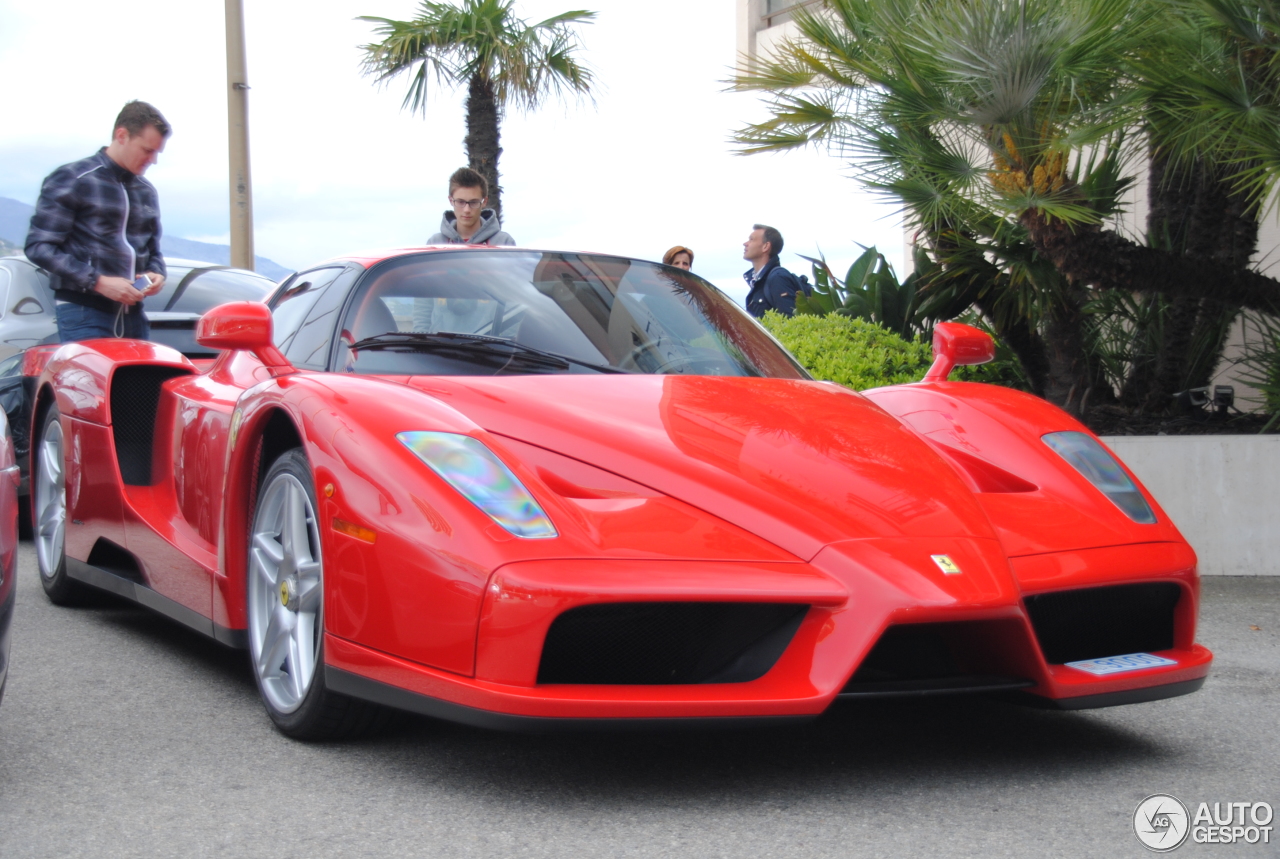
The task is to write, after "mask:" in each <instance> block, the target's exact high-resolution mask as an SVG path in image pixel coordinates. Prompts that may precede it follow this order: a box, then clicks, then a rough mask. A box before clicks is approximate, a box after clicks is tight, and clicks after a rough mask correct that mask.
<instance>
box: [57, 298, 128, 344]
mask: <svg viewBox="0 0 1280 859" xmlns="http://www.w3.org/2000/svg"><path fill="white" fill-rule="evenodd" d="M120 306H121V307H122V308H124V313H123V315H120V314H118V313H117V312H116V311H106V310H98V309H97V308H96V307H86V306H84V305H83V304H72V303H71V302H69V301H59V302H58V303H57V305H56V306H55V308H54V310H55V312H56V314H57V317H58V336H59V337H60V338H61V339H62V342H63V343H73V342H75V341H76V340H92V339H93V338H95V337H116V336H122V337H133V338H135V339H137V340H146V339H148V338H149V337H150V336H151V323H150V322H148V321H147V314H146V313H144V312H143V310H142V305H141V304H135V305H134V306H133V307H124V305H120ZM117 316H119V322H117ZM117 331H119V332H121V333H120V334H119V335H117V334H116V332H117Z"/></svg>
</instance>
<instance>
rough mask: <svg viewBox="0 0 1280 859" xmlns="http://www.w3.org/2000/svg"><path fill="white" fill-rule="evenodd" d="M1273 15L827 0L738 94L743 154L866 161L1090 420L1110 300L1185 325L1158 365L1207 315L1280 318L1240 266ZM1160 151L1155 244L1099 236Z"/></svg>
mask: <svg viewBox="0 0 1280 859" xmlns="http://www.w3.org/2000/svg"><path fill="white" fill-rule="evenodd" d="M1275 6H1277V0H827V2H826V4H825V8H822V9H818V10H817V11H813V12H810V11H808V10H801V12H800V13H799V14H797V16H796V18H797V21H798V24H799V29H800V33H801V35H800V37H799V38H798V39H795V40H792V41H790V42H787V43H785V44H784V45H783V46H782V47H781V48H780V49H779V50H778V51H777V53H776V54H775V55H774V56H773V57H772V58H771V60H770V61H769V62H766V63H763V64H760V65H757V66H756V67H755V68H753V69H747V70H744V71H743V72H742V73H740V74H739V75H738V77H737V78H736V80H735V85H736V86H737V87H738V88H739V89H745V90H756V91H760V92H762V93H764V94H765V95H766V99H767V104H768V108H769V111H770V113H771V114H772V116H771V118H770V119H768V120H767V121H765V122H762V123H758V124H755V125H750V126H747V127H745V128H743V129H742V130H741V131H739V132H738V135H737V137H738V140H739V142H740V143H742V144H743V145H744V148H745V149H746V151H748V152H750V151H760V150H766V149H785V148H790V147H795V146H803V145H808V144H811V143H817V144H820V145H828V146H834V147H835V148H836V149H837V151H838V152H840V153H841V154H845V155H850V156H854V157H855V158H856V160H855V165H854V166H855V168H856V169H858V170H860V171H861V173H862V178H863V179H864V181H866V182H868V183H869V184H870V185H872V187H875V188H878V189H880V190H881V191H883V192H885V193H886V194H888V195H890V196H892V197H894V198H895V199H897V200H898V201H900V202H901V203H902V204H903V205H904V208H905V209H906V211H907V213H908V216H909V217H910V218H911V220H912V221H913V222H914V224H915V226H917V227H918V229H919V231H920V234H921V236H922V238H923V239H924V241H925V244H926V245H927V246H928V247H929V248H930V250H931V251H932V253H933V254H934V256H935V259H936V260H937V262H938V263H939V264H940V265H941V267H942V271H943V277H944V278H950V279H951V280H952V281H953V282H960V283H964V284H968V286H969V288H970V289H971V290H972V293H973V295H974V297H975V301H976V303H977V304H978V306H979V308H980V309H982V310H983V312H984V313H986V314H987V315H988V316H992V315H993V312H992V311H993V310H994V311H996V312H997V313H998V312H1001V311H1003V313H1004V314H1005V316H1006V321H1007V322H1010V323H1015V324H1014V327H1013V329H1012V330H1014V331H1015V333H1019V334H1020V339H1021V347H1022V348H1019V345H1017V344H1013V343H1011V345H1013V346H1014V348H1015V351H1018V354H1019V357H1020V358H1022V359H1023V362H1024V364H1026V363H1027V361H1028V360H1029V359H1030V360H1032V362H1033V363H1034V361H1035V357H1036V356H1035V355H1029V354H1028V352H1029V351H1030V352H1034V351H1036V350H1037V349H1040V348H1043V350H1044V353H1043V354H1042V355H1041V356H1040V361H1041V371H1042V375H1041V379H1042V381H1043V393H1044V394H1045V395H1046V396H1048V397H1049V398H1050V399H1052V400H1054V401H1055V402H1058V403H1060V404H1064V405H1067V406H1068V407H1071V406H1072V400H1073V398H1074V399H1075V402H1076V407H1077V408H1079V407H1080V406H1081V405H1082V403H1081V400H1082V399H1083V396H1082V392H1085V391H1088V390H1089V389H1090V388H1091V387H1096V386H1097V385H1098V381H1099V380H1098V377H1097V374H1098V369H1097V367H1093V366H1090V365H1089V360H1088V356H1087V355H1086V354H1085V353H1084V348H1083V347H1084V341H1085V338H1086V335H1087V334H1088V329H1089V326H1088V324H1087V323H1088V320H1087V318H1086V316H1087V309H1088V308H1089V307H1090V306H1091V305H1092V304H1093V303H1094V298H1096V296H1097V295H1098V294H1099V292H1098V291H1099V290H1104V291H1105V290H1117V291H1120V292H1123V293H1132V292H1147V293H1162V294H1163V295H1161V296H1159V298H1160V300H1161V301H1167V302H1169V305H1168V308H1167V309H1168V311H1169V313H1172V314H1173V315H1174V316H1179V315H1180V316H1181V321H1179V322H1178V323H1177V325H1175V326H1173V327H1174V328H1175V329H1177V331H1178V332H1180V333H1179V334H1178V336H1177V337H1173V338H1172V339H1171V342H1170V343H1168V344H1166V346H1167V347H1168V348H1165V350H1164V353H1165V356H1166V357H1175V358H1184V357H1185V355H1184V354H1183V353H1184V352H1185V350H1184V349H1182V348H1181V347H1179V346H1177V345H1176V343H1185V342H1186V341H1188V340H1190V339H1193V338H1192V332H1194V331H1196V330H1198V329H1197V326H1200V328H1202V329H1205V330H1208V329H1213V330H1215V331H1222V330H1225V326H1223V325H1222V324H1221V323H1222V320H1223V319H1224V318H1229V315H1230V311H1229V309H1227V310H1224V309H1223V308H1222V306H1221V304H1217V303H1216V302H1219V301H1226V302H1228V303H1231V304H1235V305H1243V306H1246V307H1251V308H1255V309H1259V310H1263V311H1269V312H1272V313H1275V312H1276V311H1278V310H1280V283H1277V281H1275V280H1274V279H1271V278H1267V277H1264V276H1262V275H1260V274H1258V273H1257V272H1256V271H1253V270H1252V269H1250V268H1249V267H1248V260H1249V256H1250V254H1251V253H1252V252H1253V250H1254V244H1255V243H1256V222H1257V216H1258V211H1259V206H1260V205H1261V204H1262V202H1263V200H1264V199H1265V196H1266V194H1267V193H1268V192H1269V191H1270V190H1271V188H1272V187H1273V186H1274V182H1275V181H1276V179H1277V178H1278V177H1280V159H1278V158H1276V157H1275V156H1276V155H1277V154H1280V151H1278V150H1280V145H1277V144H1276V143H1275V140H1276V139H1280V135H1277V134H1275V133H1274V132H1275V129H1276V127H1277V126H1276V123H1275V111H1274V110H1272V111H1271V112H1270V113H1268V111H1267V110H1266V109H1255V110H1251V109H1250V108H1274V107H1275V106H1276V105H1277V104H1280V86H1278V85H1277V82H1278V81H1280V74H1277V69H1280V63H1278V62H1277V60H1276V57H1277V56H1278V54H1277V53H1276V49H1275V45H1276V40H1275V35H1276V33H1277V32H1278V31H1280V24H1278V23H1277V22H1280V16H1277V15H1276V14H1274V12H1275V10H1274V9H1272V7H1275ZM1228 7H1229V12H1230V13H1229V12H1228V11H1224V9H1228ZM1246 7H1247V8H1246ZM1259 7H1264V8H1263V11H1264V12H1265V11H1266V10H1271V14H1262V13H1260V12H1259V11H1258V10H1259ZM1259 21H1261V22H1262V23H1259ZM1206 22H1211V23H1214V26H1215V27H1216V29H1213V28H1206ZM1250 26H1252V27H1253V29H1252V30H1250V29H1249V28H1250ZM1268 26H1270V27H1271V29H1267V27H1268ZM1233 38H1234V41H1232V39H1233ZM1250 57H1252V58H1253V59H1252V60H1250V62H1252V63H1253V66H1252V67H1250V65H1249V62H1243V61H1244V60H1249V58H1250ZM1233 60H1237V61H1240V62H1235V63H1234V64H1233V62H1232V61H1233ZM1241 68H1245V69H1248V68H1253V69H1254V70H1255V73H1254V74H1252V75H1249V74H1243V75H1242V74H1241V73H1240V72H1239V70H1240V69H1241ZM1189 70H1194V71H1195V73H1196V74H1195V75H1194V76H1189V75H1188V74H1187V72H1188V71H1189ZM1188 77H1191V78H1192V81H1193V82H1194V83H1195V84H1196V85H1197V86H1198V87H1199V89H1198V90H1195V89H1190V88H1189V87H1188V85H1187V83H1186V79H1187V78H1188ZM1242 80H1243V81H1244V83H1241V82H1240V81H1242ZM1180 87H1182V89H1179V88H1180ZM1209 94H1212V96H1214V97H1209ZM1268 129H1270V130H1271V132H1272V133H1271V134H1269V135H1268V134H1267V133H1266V131H1267V130H1268ZM1152 156H1154V157H1155V159H1156V166H1157V168H1164V169H1156V170H1153V171H1152V174H1151V175H1152V182H1153V183H1154V184H1153V186H1152V192H1151V199H1152V202H1153V207H1152V218H1151V219H1150V220H1149V224H1148V231H1149V233H1150V234H1151V236H1152V240H1150V241H1149V242H1148V243H1147V244H1146V245H1143V244H1140V243H1138V242H1135V241H1132V240H1131V239H1129V238H1127V237H1125V236H1123V235H1121V234H1119V233H1117V232H1116V231H1114V230H1112V229H1108V228H1107V226H1106V219H1107V218H1108V217H1109V216H1111V215H1113V214H1115V212H1116V211H1117V210H1118V205H1119V202H1118V201H1119V199H1120V195H1121V193H1122V192H1123V190H1124V188H1125V184H1126V181H1125V180H1124V179H1123V178H1122V177H1123V176H1124V175H1125V173H1126V172H1129V170H1128V168H1129V167H1131V166H1132V165H1134V164H1136V163H1139V162H1143V161H1145V160H1146V159H1147V158H1149V157H1152ZM1268 165H1270V166H1269V167H1268ZM1187 189H1199V190H1198V191H1196V192H1195V193H1190V194H1189V193H1188V190H1187ZM1179 195H1181V196H1179ZM1210 223H1213V224H1215V225H1216V226H1219V227H1221V229H1217V230H1215V231H1213V237H1212V238H1211V237H1209V236H1208V235H1206V234H1205V232H1204V230H1203V229H1202V227H1203V225H1206V224H1210ZM1250 224H1252V228H1251V227H1250ZM1197 225H1200V226H1197ZM1251 229H1252V232H1251ZM1206 239H1209V240H1208V241H1206ZM1232 243H1234V244H1232ZM1046 268H1047V270H1046ZM983 301H986V302H987V303H988V306H985V307H984V306H983V304H982V302H983ZM992 305H994V306H992ZM1201 323H1203V325H1202V324H1201ZM1214 325H1217V328H1216V329H1214V328H1213V326H1214ZM997 327H999V326H998V325H997ZM1038 337H1041V338H1043V342H1042V344H1038V343H1037V342H1036V341H1037V338H1038ZM1027 369H1028V375H1029V376H1031V377H1032V378H1033V379H1034V378H1035V376H1036V368H1035V367H1033V366H1028V367H1027ZM1186 373H1187V367H1186V365H1185V362H1184V363H1183V364H1182V365H1181V366H1174V365H1173V364H1170V366H1168V367H1163V368H1161V369H1160V370H1158V371H1153V373H1152V374H1151V375H1152V376H1160V377H1162V378H1163V379H1164V384H1165V385H1166V386H1167V385H1168V384H1176V382H1170V381H1169V379H1170V378H1172V379H1175V380H1176V379H1177V378H1178V377H1179V374H1181V376H1182V377H1183V378H1185V376H1186ZM1157 399H1158V398H1157Z"/></svg>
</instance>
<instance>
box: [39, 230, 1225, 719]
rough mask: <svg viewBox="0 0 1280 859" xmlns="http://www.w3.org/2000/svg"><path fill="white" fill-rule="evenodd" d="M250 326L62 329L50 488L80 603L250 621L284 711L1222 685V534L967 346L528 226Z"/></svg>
mask: <svg viewBox="0 0 1280 859" xmlns="http://www.w3.org/2000/svg"><path fill="white" fill-rule="evenodd" d="M198 339H199V341H200V343H201V344H202V345H204V346H206V347H210V348H213V349H219V350H222V352H221V355H220V357H218V358H216V359H214V360H211V361H207V362H204V363H203V364H200V363H193V362H192V361H190V360H188V359H187V358H184V357H183V356H182V355H181V354H179V353H178V352H176V351H174V350H172V349H169V348H167V347H164V346H160V345H156V344H152V343H145V342H140V341H132V340H97V341H89V342H84V343H76V344H69V345H67V346H63V347H62V348H61V349H59V350H58V351H57V352H56V353H55V354H54V355H53V357H52V358H51V360H49V362H48V364H47V366H46V367H45V368H44V370H43V372H42V374H41V376H40V378H39V383H38V386H37V389H36V401H35V405H34V409H33V422H34V427H33V430H34V432H33V435H32V438H33V439H34V441H35V445H36V450H37V454H36V455H35V456H34V457H33V472H34V473H33V478H32V485H33V487H34V490H33V492H34V503H33V510H34V518H35V528H36V547H37V554H38V557H39V566H40V574H41V577H42V579H43V584H44V588H45V590H46V592H47V593H48V595H49V597H50V598H51V599H52V600H53V601H54V602H57V603H63V602H68V601H72V600H74V599H76V598H77V597H78V596H79V595H80V593H81V591H82V589H83V588H85V587H86V586H89V587H94V588H101V589H105V590H108V591H112V592H114V593H117V594H121V595H123V596H125V597H128V598H130V599H133V600H136V601H137V602H139V603H141V604H143V605H145V606H148V607H150V608H153V609H155V610H157V611H159V612H162V613H164V614H166V615H168V616H170V617H172V618H174V619H176V620H178V621H180V622H182V623H184V624H187V625H188V626H191V627H194V628H195V629H198V630H200V631H202V632H204V633H206V634H207V635H210V636H213V637H214V638H216V639H217V640H219V641H221V642H224V643H226V644H228V645H231V646H235V647H244V648H247V649H248V651H249V656H250V662H251V665H252V669H253V672H254V675H255V677H256V678H257V683H258V687H259V689H260V691H261V693H262V699H263V702H264V704H265V705H266V709H267V712H268V713H269V714H270V716H271V718H272V719H273V720H274V722H275V724H276V725H277V726H278V727H279V729H280V730H281V731H283V732H284V733H286V734H288V735H290V736H294V737H299V738H323V737H333V736H341V735H344V734H348V733H351V732H353V731H356V730H359V729H362V728H363V727H365V726H367V725H368V724H370V722H371V721H372V720H373V719H374V717H375V715H376V714H377V713H378V712H379V711H380V710H379V708H380V707H381V706H390V707H396V708H402V709H406V710H412V711H417V712H420V713H426V714H429V715H431V716H437V717H441V718H446V719H454V720H458V721H462V722H467V723H471V724H476V725H485V726H492V727H508V728H522V729H530V728H532V729H537V728H539V727H546V726H563V725H570V726H586V725H595V726H599V725H628V724H635V723H645V724H651V723H653V722H654V721H656V720H661V721H665V722H681V721H683V722H689V723H706V722H708V721H709V720H721V721H724V722H729V723H738V724H743V723H752V722H755V721H759V720H778V719H788V718H810V717H813V716H816V715H817V714H820V713H822V712H823V711H824V710H825V709H826V708H827V707H828V706H830V705H831V703H832V702H833V701H835V700H836V699H838V698H852V699H857V698H880V697H886V696H917V695H933V694H947V693H963V692H987V693H992V692H998V693H1004V694H1010V695H1016V696H1017V697H1020V698H1021V699H1022V700H1024V701H1027V702H1030V703H1037V704H1041V705H1047V706H1053V707H1061V708H1067V709H1079V708H1087V707H1103V706H1109V705H1113V704H1126V703H1133V702H1139V701H1151V700H1155V699H1159V698H1167V697H1171V696H1174V695H1181V694H1185V693H1187V692H1192V691H1194V690H1195V689H1197V688H1199V686H1200V685H1201V684H1202V683H1203V682H1204V679H1205V676H1206V675H1207V673H1208V671H1209V664H1210V662H1211V661H1212V655H1211V654H1210V653H1209V651H1208V650H1207V649H1205V648H1204V647H1201V646H1199V645H1198V644H1196V643H1195V631H1196V612H1197V600H1198V576H1197V572H1196V557H1195V554H1194V552H1193V551H1192V550H1191V548H1190V547H1189V546H1188V545H1187V543H1186V541H1185V540H1183V538H1182V536H1181V535H1180V534H1179V533H1178V531H1177V529H1176V528H1175V527H1174V526H1173V524H1172V523H1171V522H1170V521H1169V519H1168V517H1167V516H1165V515H1164V513H1163V512H1162V511H1161V510H1160V508H1159V506H1158V505H1157V504H1156V502H1155V500H1154V499H1153V498H1151V496H1150V495H1149V494H1148V493H1147V492H1146V491H1145V490H1144V489H1143V488H1142V487H1141V486H1140V485H1139V484H1138V482H1137V481H1136V480H1135V479H1134V477H1133V475H1132V474H1130V473H1129V472H1128V471H1127V470H1126V469H1125V467H1124V466H1123V465H1122V464H1121V463H1120V462H1118V461H1117V460H1116V458H1115V457H1114V456H1113V455H1112V454H1111V453H1110V452H1109V451H1108V450H1107V449H1106V448H1105V447H1104V446H1103V445H1102V444H1101V443H1100V442H1099V441H1098V439H1097V438H1096V437H1094V436H1093V435H1092V434H1091V433H1090V432H1089V431H1088V430H1087V429H1085V427H1083V426H1082V425H1081V424H1079V423H1078V422H1076V421H1075V420H1073V419H1072V418H1071V417H1069V416H1068V415H1066V414H1064V413H1063V412H1061V411H1059V410H1058V409H1056V408H1054V407H1053V406H1050V405H1048V404H1047V403H1045V402H1043V401H1041V400H1039V399H1036V398H1035V397H1032V396H1028V395H1026V394H1022V393H1018V392H1016V391H1012V390H1008V389H1004V388H998V387H992V386H987V385H981V384H972V383H959V382H948V381H946V376H947V373H948V372H949V371H950V369H951V368H952V367H953V366H954V365H956V364H966V363H980V362H981V361H984V360H989V358H990V357H991V354H992V346H991V341H990V339H989V338H987V337H986V335H984V334H982V333H981V332H979V331H976V330H974V329H970V328H966V327H965V326H960V325H951V324H943V325H940V326H939V328H938V332H937V335H936V336H935V350H936V352H937V360H936V363H935V365H934V368H933V369H932V370H931V371H930V372H929V374H928V375H927V376H926V377H925V380H924V381H923V382H921V383H919V384H912V385H902V386H896V387H891V388H881V389H877V390H873V391H867V392H866V393H864V394H858V393H854V392H852V391H849V390H846V389H844V388H841V387H838V386H836V385H833V384H830V383H824V382H816V381H813V380H812V379H810V378H809V377H808V376H807V375H806V373H805V372H804V370H803V369H802V368H801V367H799V366H798V365H797V364H796V362H795V361H794V359H792V358H791V356H790V355H788V354H787V352H786V351H785V350H784V349H782V348H781V347H780V346H779V345H778V343H777V342H776V341H774V340H773V339H772V338H771V337H770V336H769V334H768V333H766V332H765V330H764V329H763V328H761V327H760V326H759V325H757V324H756V322H755V321H754V320H752V319H751V318H750V317H749V316H747V315H746V313H744V312H743V311H742V310H741V309H740V308H738V307H736V306H735V305H734V304H732V303H731V302H730V301H729V300H728V299H727V298H726V297H725V296H724V295H722V294H721V293H719V292H718V291H717V290H716V289H715V288H714V287H712V286H711V285H710V284H708V283H706V282H705V281H702V280H700V279H699V278H698V277H697V276H695V275H692V274H690V273H689V272H686V271H683V270H681V269H677V268H669V267H666V266H662V265H658V264H654V263H648V262H641V261H637V260H631V259H623V258H620V257H614V256H605V255H591V254H582V253H560V252H540V251H533V250H527V249H518V248H510V249H507V248H503V249H491V248H459V249H434V250H420V249H415V250H397V251H391V252H384V253H378V254H369V255H357V256H351V257H346V258H341V259H336V260H332V261H330V262H326V263H324V264H322V265H320V266H317V267H315V268H312V269H310V270H308V271H304V272H301V273H299V274H296V275H294V276H292V277H291V278H289V279H288V280H286V281H285V282H283V283H282V284H281V285H280V287H279V288H278V290H277V291H276V293H275V294H274V295H273V297H272V298H271V299H270V301H269V303H268V304H258V303H252V302H237V303H232V304H226V305H223V306H221V307H218V308H216V309H214V310H212V311H210V312H209V313H208V314H206V315H205V316H204V318H203V319H202V320H201V323H200V327H199V331H198Z"/></svg>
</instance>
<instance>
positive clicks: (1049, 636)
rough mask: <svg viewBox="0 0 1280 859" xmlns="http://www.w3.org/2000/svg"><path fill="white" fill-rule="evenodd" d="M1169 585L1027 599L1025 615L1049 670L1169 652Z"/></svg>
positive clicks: (1176, 591)
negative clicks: (1069, 664) (1083, 662)
mask: <svg viewBox="0 0 1280 859" xmlns="http://www.w3.org/2000/svg"><path fill="white" fill-rule="evenodd" d="M1181 596H1182V588H1181V587H1179V586H1178V585H1176V584H1173V583H1171V582H1152V583H1149V584H1140V585H1114V586H1111V587H1104V588H1084V589H1081V590H1073V591H1057V592H1055V593H1049V594H1036V595H1035V596H1029V597H1026V598H1025V600H1024V602H1025V603H1026V606H1027V614H1028V615H1030V617H1031V625H1032V627H1034V629H1035V632H1036V638H1037V639H1038V640H1039V642H1040V650H1041V652H1042V653H1044V658H1045V661H1046V662H1048V663H1049V664H1051V665H1061V664H1063V663H1066V662H1076V661H1078V660H1081V659H1098V658H1100V657H1103V656H1119V655H1121V654H1125V653H1149V652H1152V651H1156V650H1168V649H1170V648H1171V647H1173V615H1174V607H1175V606H1176V605H1177V604H1178V600H1179V598H1180V597H1181Z"/></svg>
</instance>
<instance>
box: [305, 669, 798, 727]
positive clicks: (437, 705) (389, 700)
mask: <svg viewBox="0 0 1280 859" xmlns="http://www.w3.org/2000/svg"><path fill="white" fill-rule="evenodd" d="M324 682H325V686H326V687H327V688H328V689H329V690H330V691H332V692H337V693H339V694H342V695H347V696H349V697H351V698H359V699H360V700H362V701H371V702H373V703H375V704H381V705H383V706H386V707H394V708H395V709H397V710H407V711H408V712H410V713H418V714H420V715H423V716H430V717H432V718H435V719H443V720H444V721H448V722H457V723H459V724H463V725H469V726H471V727H473V728H488V729H490V730H496V731H511V732H515V733H522V734H547V733H557V732H561V731H605V732H607V731H655V730H684V729H705V728H759V727H777V726H780V725H802V724H806V723H808V722H812V721H813V720H814V719H816V718H818V716H817V715H800V716H701V717H693V718H690V717H653V718H625V717H618V718H596V717H579V718H570V717H565V718H554V717H549V716H519V715H513V714H510V713H495V712H494V711H492V710H481V709H478V708H475V707H467V706H465V705H463V704H455V703H454V702H452V701H444V700H441V699H439V698H432V697H430V696H427V695H422V694H419V693H417V692H410V691H409V690H407V689H401V688H399V687H397V686H390V685H388V684H386V683H381V682H379V681H377V680H371V679H370V678H368V677H362V676H361V675H359V674H353V673H352V672H350V671H344V670H342V669H341V668H334V667H333V666H331V665H326V666H325V669H324Z"/></svg>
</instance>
